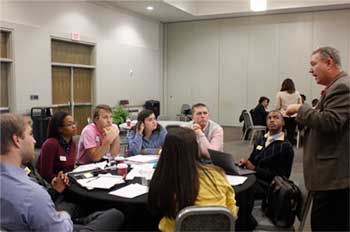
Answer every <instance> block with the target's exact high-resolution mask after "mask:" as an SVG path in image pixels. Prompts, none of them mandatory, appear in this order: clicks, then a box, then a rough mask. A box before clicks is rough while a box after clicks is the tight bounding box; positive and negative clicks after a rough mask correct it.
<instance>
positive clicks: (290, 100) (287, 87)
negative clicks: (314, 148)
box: [276, 78, 301, 145]
mask: <svg viewBox="0 0 350 232" xmlns="http://www.w3.org/2000/svg"><path fill="white" fill-rule="evenodd" d="M290 104H301V96H300V93H299V92H298V91H297V90H296V89H295V85H294V82H293V80H292V79H289V78H287V79H285V80H284V81H283V82H282V86H281V90H280V91H279V92H278V93H277V96H276V110H279V111H280V112H281V113H282V115H283V118H284V122H285V126H284V129H286V130H287V139H288V141H289V142H290V143H292V144H293V145H295V144H296V139H295V138H294V136H295V129H296V126H297V122H296V120H295V117H296V116H297V115H296V114H294V115H291V116H288V115H286V109H287V107H288V106H289V105H290Z"/></svg>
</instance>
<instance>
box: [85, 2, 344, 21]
mask: <svg viewBox="0 0 350 232" xmlns="http://www.w3.org/2000/svg"><path fill="white" fill-rule="evenodd" d="M87 1H89V2H92V3H95V4H99V5H103V6H105V7H109V8H115V7H117V8H122V9H125V10H128V11H132V12H134V13H137V14H140V15H143V16H146V17H149V18H152V19H154V20H157V21H161V22H164V23H170V22H179V21H192V20H200V19H215V18H227V17H239V16H249V15H261V14H276V13H293V12H307V11H319V10H335V9H345V8H349V9H350V0H303V1H302V0H267V11H265V12H252V11H251V10H250V5H249V0H216V1H215V0H148V1H143V0H102V1H101V0H100V1H94V0H87ZM147 6H153V7H154V10H152V11H149V10H147V9H146V7H147Z"/></svg>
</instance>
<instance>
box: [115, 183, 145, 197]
mask: <svg viewBox="0 0 350 232" xmlns="http://www.w3.org/2000/svg"><path fill="white" fill-rule="evenodd" d="M145 193H148V186H144V185H140V184H130V185H127V186H125V187H123V188H120V189H117V190H114V191H112V192H109V194H112V195H114V196H118V197H125V198H134V197H137V196H140V195H142V194H145Z"/></svg>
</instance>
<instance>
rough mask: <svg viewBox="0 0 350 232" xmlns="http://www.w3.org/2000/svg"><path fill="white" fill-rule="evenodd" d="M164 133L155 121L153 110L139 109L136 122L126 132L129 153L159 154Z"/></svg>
mask: <svg viewBox="0 0 350 232" xmlns="http://www.w3.org/2000/svg"><path fill="white" fill-rule="evenodd" d="M166 133H167V132H166V130H165V129H164V128H163V127H162V126H161V125H159V124H158V123H157V120H156V116H155V115H154V113H153V111H151V110H143V111H141V112H140V113H139V115H138V116H137V124H136V125H135V126H134V127H133V128H132V129H131V131H130V133H129V134H128V143H129V155H137V154H140V153H141V154H159V151H160V149H161V148H162V145H163V143H164V139H165V136H166Z"/></svg>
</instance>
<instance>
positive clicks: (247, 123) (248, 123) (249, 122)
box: [242, 111, 254, 129]
mask: <svg viewBox="0 0 350 232" xmlns="http://www.w3.org/2000/svg"><path fill="white" fill-rule="evenodd" d="M242 114H243V119H244V124H245V126H246V128H247V129H249V128H252V127H253V126H254V124H253V119H252V116H251V115H250V113H249V112H248V111H246V112H242Z"/></svg>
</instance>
